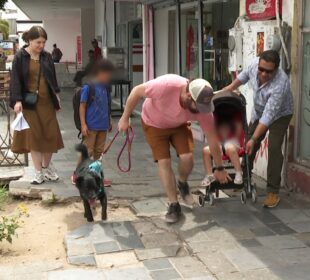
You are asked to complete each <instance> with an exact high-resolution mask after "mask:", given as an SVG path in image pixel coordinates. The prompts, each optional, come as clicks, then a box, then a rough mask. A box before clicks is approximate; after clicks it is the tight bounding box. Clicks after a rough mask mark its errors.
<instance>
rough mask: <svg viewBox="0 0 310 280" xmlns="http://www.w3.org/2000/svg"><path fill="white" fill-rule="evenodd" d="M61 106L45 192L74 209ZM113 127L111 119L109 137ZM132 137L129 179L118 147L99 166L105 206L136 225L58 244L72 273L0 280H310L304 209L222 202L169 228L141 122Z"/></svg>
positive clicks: (8, 275)
mask: <svg viewBox="0 0 310 280" xmlns="http://www.w3.org/2000/svg"><path fill="white" fill-rule="evenodd" d="M62 99H63V105H62V107H63V109H62V111H61V113H60V114H59V122H60V125H61V129H62V134H63V138H64V141H65V149H64V150H62V151H60V152H59V153H58V154H57V155H56V156H55V157H54V159H53V162H54V165H55V167H56V168H57V169H58V173H59V175H60V177H61V180H60V181H59V182H58V183H57V184H52V183H48V184H45V185H43V186H42V188H43V191H44V189H45V191H46V189H49V190H51V191H53V192H54V193H55V194H56V196H59V197H60V198H62V199H70V198H72V197H76V196H78V193H77V191H76V189H75V187H74V186H72V185H71V183H70V175H71V173H72V171H73V170H74V168H75V162H76V154H75V152H74V144H75V143H77V142H78V140H77V138H76V134H77V133H76V129H75V127H74V124H73V117H72V107H71V93H70V91H68V90H67V91H64V92H63V93H62ZM116 124H117V119H115V120H114V126H115V127H116ZM133 127H134V128H135V132H136V137H135V140H134V144H133V147H132V170H131V172H130V173H126V174H124V173H121V172H120V171H119V170H118V169H117V167H116V158H117V153H118V151H119V148H120V145H121V142H122V140H123V139H121V138H119V139H118V140H117V141H116V143H115V144H114V145H113V147H112V148H111V150H110V151H109V153H108V154H107V155H106V156H105V157H104V160H103V164H104V171H105V176H106V178H108V179H111V180H112V181H113V184H112V187H111V188H108V189H107V191H108V195H109V200H110V201H112V200H113V201H117V200H119V199H120V200H126V201H127V202H128V204H129V205H130V208H131V210H132V211H133V213H134V214H135V218H134V219H129V218H127V217H123V221H121V222H120V221H118V222H116V221H113V220H108V221H107V222H96V223H86V222H85V225H84V226H82V227H80V228H77V229H75V230H73V231H70V232H68V233H67V234H66V236H64V244H65V247H66V250H67V261H68V264H70V265H69V266H68V265H66V267H64V266H63V264H60V263H58V262H57V261H53V262H50V263H31V264H20V265H18V266H14V267H13V266H12V267H1V266H0V279H1V280H2V279H32V280H35V279H40V280H41V279H49V280H54V279H57V280H61V279H66V280H70V279H74V280H76V279H83V280H84V279H86V278H89V279H94V280H97V279H98V280H99V279H100V280H103V279H107V280H112V279H113V280H119V279H120V280H122V279H126V280H133V279H135V280H140V279H141V280H147V279H154V280H161V279H162V280H169V279H192V280H194V279H195V280H213V279H223V280H234V279H246V280H249V279H250V280H258V279H261V280H265V279H268V280H275V279H285V280H286V279H287V280H291V279H294V280H299V279H302V280H304V279H309V274H310V266H309V263H310V203H309V202H307V201H306V200H301V199H297V198H296V197H295V196H294V195H289V194H287V193H282V194H281V198H282V201H281V203H280V205H279V207H278V208H276V209H273V210H266V209H263V208H262V206H261V204H262V200H263V195H262V193H263V192H262V190H260V191H259V193H260V195H259V197H258V202H257V203H256V204H252V203H251V202H250V201H249V202H248V203H247V204H246V205H242V204H241V202H240V198H239V194H236V195H234V196H232V197H228V196H227V195H224V194H222V196H223V198H221V199H219V200H218V201H216V203H215V205H214V206H212V207H211V206H209V205H206V206H205V207H204V208H199V207H195V208H194V209H190V208H187V207H184V206H183V207H182V208H183V213H184V217H183V218H182V220H181V221H180V222H179V223H178V224H175V225H172V226H168V225H167V224H166V223H165V221H164V219H163V215H164V213H165V211H166V199H165V195H164V192H163V190H162V188H161V186H160V183H159V180H158V177H157V170H156V164H155V163H154V162H153V160H152V157H151V153H150V150H149V148H148V146H147V144H146V143H145V141H144V138H143V135H142V131H141V127H140V121H139V118H133ZM111 137H113V133H112V134H111V135H110V136H109V138H111ZM201 147H202V145H201V144H199V143H198V144H197V146H196V150H195V168H194V172H193V174H192V175H191V177H190V185H191V186H192V187H193V188H195V187H197V186H198V185H199V181H200V180H201V178H202V176H203V169H202V160H201ZM125 163H126V161H125ZM31 173H32V171H31V167H29V168H26V176H25V177H24V178H22V179H20V181H17V182H14V183H11V184H10V189H11V188H12V190H15V191H18V188H19V189H20V191H22V190H23V191H25V192H26V191H27V186H29V180H30V177H29V176H30V175H31ZM40 188H41V187H40ZM28 190H29V189H28ZM29 191H31V190H29ZM34 191H35V190H32V192H34ZM37 191H38V193H40V190H37ZM41 191H42V190H41ZM116 211H117V210H116Z"/></svg>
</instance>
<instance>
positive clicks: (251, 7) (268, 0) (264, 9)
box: [246, 0, 282, 20]
mask: <svg viewBox="0 0 310 280" xmlns="http://www.w3.org/2000/svg"><path fill="white" fill-rule="evenodd" d="M279 6H280V10H279V14H280V15H281V14H282V0H279ZM246 12H247V16H248V17H249V19H251V20H264V19H271V18H275V17H276V0H246Z"/></svg>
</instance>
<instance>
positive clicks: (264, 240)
mask: <svg viewBox="0 0 310 280" xmlns="http://www.w3.org/2000/svg"><path fill="white" fill-rule="evenodd" d="M257 240H258V241H259V242H260V243H261V244H262V245H264V246H265V247H267V248H273V249H292V248H303V247H306V245H305V244H304V243H302V242H301V241H300V240H298V239H297V238H295V237H294V236H291V235H281V236H264V237H257Z"/></svg>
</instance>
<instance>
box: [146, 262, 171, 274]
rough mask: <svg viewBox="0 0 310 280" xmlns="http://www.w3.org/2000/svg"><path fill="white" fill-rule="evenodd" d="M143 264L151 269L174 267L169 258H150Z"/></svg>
mask: <svg viewBox="0 0 310 280" xmlns="http://www.w3.org/2000/svg"><path fill="white" fill-rule="evenodd" d="M143 264H144V266H145V267H146V268H147V269H148V270H150V271H153V270H161V269H168V268H172V264H171V262H170V261H169V259H150V260H146V261H144V262H143Z"/></svg>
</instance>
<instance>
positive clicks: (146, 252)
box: [135, 245, 182, 261]
mask: <svg viewBox="0 0 310 280" xmlns="http://www.w3.org/2000/svg"><path fill="white" fill-rule="evenodd" d="M181 247H182V246H181V245H171V246H166V247H163V248H153V249H137V250H135V252H136V255H137V258H138V259H139V260H140V261H144V260H149V259H158V258H167V257H175V256H176V254H177V252H178V251H179V250H180V248H181Z"/></svg>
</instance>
